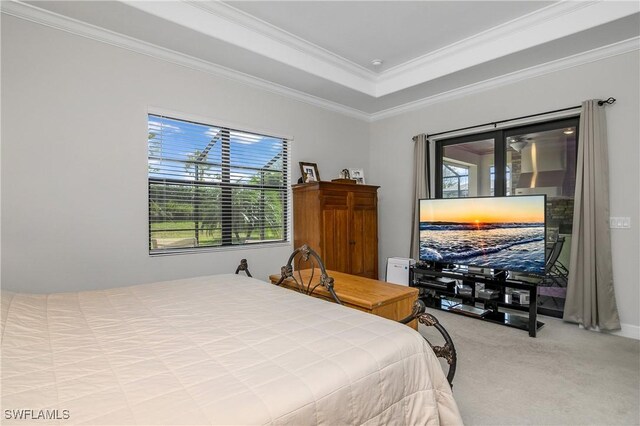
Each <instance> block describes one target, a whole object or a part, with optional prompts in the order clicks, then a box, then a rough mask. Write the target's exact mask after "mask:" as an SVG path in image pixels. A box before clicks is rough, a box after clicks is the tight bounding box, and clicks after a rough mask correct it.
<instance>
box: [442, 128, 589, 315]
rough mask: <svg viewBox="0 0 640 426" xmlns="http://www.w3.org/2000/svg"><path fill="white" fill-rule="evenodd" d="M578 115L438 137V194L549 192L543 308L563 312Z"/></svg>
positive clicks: (443, 195) (541, 298)
mask: <svg viewBox="0 0 640 426" xmlns="http://www.w3.org/2000/svg"><path fill="white" fill-rule="evenodd" d="M578 123H579V118H578V117H574V118H569V119H563V120H555V121H549V122H545V123H538V124H533V125H528V126H520V127H513V128H509V129H502V130H496V131H492V132H484V133H478V134H475V135H466V136H463V137H456V138H451V139H444V140H439V141H437V142H436V170H435V182H436V188H435V189H436V191H435V193H436V198H460V197H479V196H503V195H507V196H509V195H526V194H546V196H547V207H546V217H547V223H546V225H547V257H548V267H547V269H548V271H547V276H546V277H545V279H544V280H542V281H541V283H540V286H539V295H538V296H539V306H538V310H539V312H541V313H544V314H547V315H552V316H558V317H561V316H562V312H563V308H564V300H565V298H566V285H567V276H568V273H569V269H570V268H571V265H570V262H569V253H570V251H571V232H572V226H573V198H574V192H575V184H576V154H577V146H578V143H577V141H578Z"/></svg>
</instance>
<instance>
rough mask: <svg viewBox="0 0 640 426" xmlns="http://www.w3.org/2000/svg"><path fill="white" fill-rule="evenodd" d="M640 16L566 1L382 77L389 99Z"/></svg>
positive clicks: (380, 89)
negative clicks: (489, 62) (519, 52)
mask: <svg viewBox="0 0 640 426" xmlns="http://www.w3.org/2000/svg"><path fill="white" fill-rule="evenodd" d="M638 12H640V3H639V2H637V1H628V2H607V1H578V2H575V1H570V2H568V1H561V2H558V3H553V4H551V5H549V6H547V7H544V8H542V9H539V10H536V11H534V12H531V13H529V14H527V15H524V16H521V17H518V18H516V19H513V20H511V21H509V22H506V23H504V24H502V25H498V26H496V27H493V28H491V29H489V30H486V31H484V32H482V33H478V34H476V35H474V36H472V37H469V38H467V39H464V40H461V41H459V42H457V43H454V44H451V45H449V46H446V47H444V48H442V49H439V50H437V51H434V52H431V53H429V54H426V55H424V56H421V57H419V58H416V59H413V60H411V61H408V62H405V63H404V64H401V65H398V66H396V67H393V68H390V69H388V70H386V71H385V72H383V73H381V74H380V75H379V77H378V79H377V84H376V96H377V97H380V96H384V95H388V94H390V93H394V92H397V91H399V90H402V89H405V88H407V87H411V86H414V85H417V84H420V83H424V82H426V81H430V80H433V79H435V78H438V77H442V76H443V75H447V74H450V73H453V72H456V71H459V70H462V69H465V68H469V67H472V66H474V65H478V64H481V63H484V62H488V61H490V60H493V59H497V58H500V57H502V56H506V55H509V54H511V53H515V52H518V51H521V50H524V49H527V48H530V47H534V46H537V45H540V44H543V43H546V42H549V41H552V40H556V39H559V38H562V37H565V36H568V35H571V34H575V33H577V32H580V31H584V30H586V29H589V28H593V27H595V26H598V25H602V24H605V23H607V22H611V21H614V20H616V19H619V18H623V17H625V16H629V15H632V14H634V13H638Z"/></svg>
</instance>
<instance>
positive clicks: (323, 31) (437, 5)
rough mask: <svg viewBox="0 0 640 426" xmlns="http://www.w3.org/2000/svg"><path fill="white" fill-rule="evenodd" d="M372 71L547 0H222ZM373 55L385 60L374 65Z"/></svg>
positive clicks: (388, 66)
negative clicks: (338, 0)
mask: <svg viewBox="0 0 640 426" xmlns="http://www.w3.org/2000/svg"><path fill="white" fill-rule="evenodd" d="M225 3H227V4H228V5H230V6H232V7H234V8H236V9H239V10H241V11H243V12H246V13H248V14H249V15H252V16H254V17H256V18H258V19H261V20H263V21H265V22H268V23H269V24H271V25H274V26H276V27H278V28H280V29H282V30H284V31H287V32H289V33H291V34H294V35H296V36H298V37H300V38H302V39H304V40H306V41H308V42H310V43H313V44H315V45H317V46H319V47H321V48H323V49H326V50H328V51H330V52H333V53H335V54H337V55H339V56H341V57H343V58H344V59H346V60H348V61H351V62H353V63H355V64H358V65H360V66H362V67H364V68H368V69H370V70H371V71H374V72H380V71H384V70H387V69H389V68H391V67H394V66H396V65H400V64H402V63H404V62H407V61H410V60H411V59H415V58H418V57H420V56H422V55H425V54H427V53H429V52H433V51H435V50H437V49H441V48H443V47H446V46H449V45H451V44H453V43H456V42H458V41H460V40H463V39H465V38H468V37H472V36H474V35H476V34H478V33H480V32H482V31H486V30H489V29H491V28H493V27H496V26H498V25H501V24H504V23H505V22H508V21H511V20H513V19H516V18H520V17H521V16H523V15H526V14H527V13H530V12H533V11H535V10H538V9H541V8H543V7H545V6H548V5H550V4H552V3H553V2H551V1H546V2H542V1H503V2H500V4H499V7H496V4H495V2H491V1H458V2H456V1H351V2H349V1H343V2H334V1H299V2H295V1H226V2H225ZM373 59H382V60H384V63H383V65H382V66H381V67H379V68H376V67H374V66H372V65H371V61H372V60H373Z"/></svg>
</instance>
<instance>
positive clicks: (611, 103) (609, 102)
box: [598, 97, 616, 106]
mask: <svg viewBox="0 0 640 426" xmlns="http://www.w3.org/2000/svg"><path fill="white" fill-rule="evenodd" d="M615 101H616V98H612V97H609V98H608V99H607V100H605V101H598V105H599V106H602V105H604V104H608V105H613V103H614V102H615Z"/></svg>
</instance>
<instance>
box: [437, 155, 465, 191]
mask: <svg viewBox="0 0 640 426" xmlns="http://www.w3.org/2000/svg"><path fill="white" fill-rule="evenodd" d="M468 196H469V168H468V167H464V166H462V165H457V164H453V163H449V162H445V163H443V164H442V198H460V197H468Z"/></svg>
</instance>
